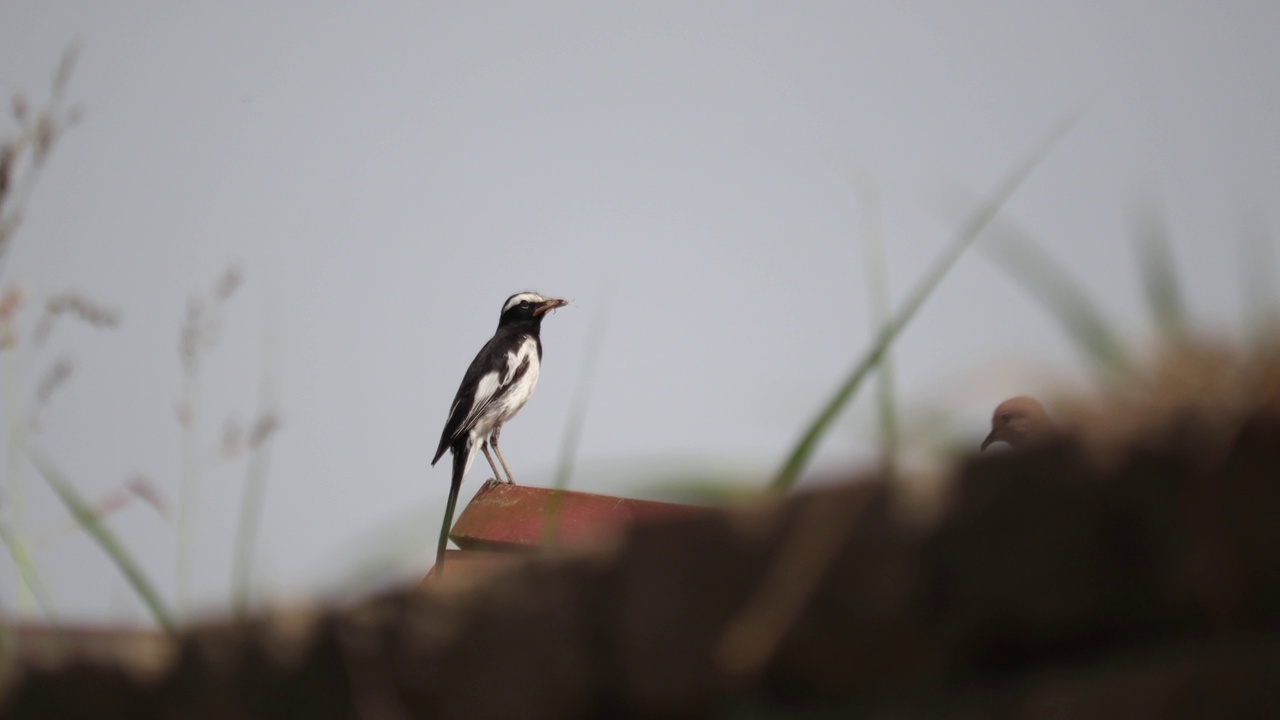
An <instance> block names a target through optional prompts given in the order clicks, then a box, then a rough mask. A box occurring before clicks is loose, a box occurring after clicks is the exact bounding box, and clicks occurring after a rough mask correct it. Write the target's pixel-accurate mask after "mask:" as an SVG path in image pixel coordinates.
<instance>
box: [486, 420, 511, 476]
mask: <svg viewBox="0 0 1280 720" xmlns="http://www.w3.org/2000/svg"><path fill="white" fill-rule="evenodd" d="M500 432H502V426H501V425H499V426H497V427H495V428H494V429H493V432H492V433H491V434H490V435H489V444H490V445H492V446H493V451H494V452H495V453H497V454H498V462H500V463H502V469H503V470H506V471H507V482H508V483H510V484H512V485H515V484H516V478H515V476H514V475H512V474H511V468H509V467H507V461H506V459H505V458H503V457H502V451H501V450H499V449H498V433H500Z"/></svg>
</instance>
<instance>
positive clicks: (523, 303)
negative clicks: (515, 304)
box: [520, 300, 529, 310]
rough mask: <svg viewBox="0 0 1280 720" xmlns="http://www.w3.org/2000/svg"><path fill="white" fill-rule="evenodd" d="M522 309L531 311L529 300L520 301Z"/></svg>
mask: <svg viewBox="0 0 1280 720" xmlns="http://www.w3.org/2000/svg"><path fill="white" fill-rule="evenodd" d="M520 307H522V308H524V309H525V310H528V309H529V301H528V300H521V301H520Z"/></svg>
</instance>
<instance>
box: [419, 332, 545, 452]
mask: <svg viewBox="0 0 1280 720" xmlns="http://www.w3.org/2000/svg"><path fill="white" fill-rule="evenodd" d="M520 335H523V333H521V334H520ZM520 335H513V334H512V333H504V332H502V331H501V330H499V332H498V333H496V334H495V335H494V336H493V337H492V338H490V339H489V342H487V343H485V344H484V347H482V348H480V352H478V353H476V357H475V359H474V360H472V361H471V365H470V366H468V367H467V372H466V374H465V375H463V376H462V384H461V385H459V386H458V392H457V394H456V395H454V397H453V405H452V406H450V408H449V419H448V420H446V421H445V423H444V430H443V431H442V432H441V433H440V445H439V446H438V447H437V448H436V455H435V457H434V458H433V459H432V460H431V464H432V465H435V464H436V463H437V462H438V461H439V460H440V458H441V457H442V456H443V455H444V452H445V450H448V449H449V447H450V446H451V445H453V443H454V442H456V441H457V440H458V438H461V437H462V436H463V435H466V434H467V433H468V432H470V431H471V428H473V427H474V426H475V424H476V420H477V419H478V418H479V417H480V415H481V414H482V413H483V412H484V410H485V408H487V407H489V406H490V405H491V404H493V402H494V401H495V400H497V399H499V398H501V397H502V395H503V393H505V392H506V391H507V390H508V389H509V388H510V387H511V386H512V385H513V384H515V382H516V381H517V380H519V379H520V378H521V377H523V376H524V374H525V372H527V371H528V369H529V364H528V361H527V360H526V361H524V362H521V363H520V366H519V367H516V368H512V367H510V365H511V362H512V361H513V359H514V355H512V354H511V353H512V352H513V351H515V350H517V349H518V348H519V347H520V343H521V342H522V341H523V338H522V337H520Z"/></svg>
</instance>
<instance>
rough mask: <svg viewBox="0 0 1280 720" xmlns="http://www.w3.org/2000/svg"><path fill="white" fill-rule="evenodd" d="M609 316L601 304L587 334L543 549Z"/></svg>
mask: <svg viewBox="0 0 1280 720" xmlns="http://www.w3.org/2000/svg"><path fill="white" fill-rule="evenodd" d="M608 317H609V311H608V304H607V303H604V304H602V306H601V308H600V310H599V312H598V313H597V314H596V317H595V320H594V321H592V323H591V329H590V330H588V332H587V344H586V355H585V357H584V358H583V367H582V373H581V374H580V375H579V376H578V387H577V389H576V390H575V392H574V398H573V404H572V405H571V406H570V409H569V419H568V422H567V423H566V425H565V430H564V440H563V442H562V443H561V445H560V462H559V463H557V465H556V474H555V479H554V480H553V482H552V484H551V487H552V488H554V489H555V490H556V492H555V494H554V495H552V496H551V500H550V502H548V503H547V518H546V523H545V524H544V525H543V526H542V527H543V536H542V544H543V546H544V547H555V544H556V535H557V533H558V532H559V530H560V507H561V501H562V495H563V492H564V490H566V489H568V487H569V479H570V478H571V477H573V468H574V465H575V464H576V462H577V458H578V442H579V441H580V440H581V439H582V428H583V425H584V423H585V421H586V416H587V401H588V400H590V399H591V388H592V385H593V384H594V381H595V374H596V365H597V364H598V361H599V359H600V351H601V349H602V348H603V347H604V330H605V325H606V324H607V322H606V321H607V320H608Z"/></svg>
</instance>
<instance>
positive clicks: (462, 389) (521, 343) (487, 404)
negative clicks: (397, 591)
mask: <svg viewBox="0 0 1280 720" xmlns="http://www.w3.org/2000/svg"><path fill="white" fill-rule="evenodd" d="M568 304H569V303H568V301H566V300H561V299H559V298H549V297H544V296H542V295H539V294H538V293H536V292H518V293H516V294H514V295H512V296H511V297H508V298H507V299H506V302H504V303H502V312H501V314H500V315H499V316H498V329H497V331H496V332H495V333H494V334H493V337H492V338H489V342H487V343H485V344H484V347H482V348H480V352H478V353H476V357H475V359H474V360H472V361H471V365H470V366H468V367H467V372H466V374H464V375H463V376H462V384H461V385H459V386H458V392H457V394H456V395H454V398H453V405H452V406H450V408H449V418H448V419H447V420H446V421H445V423H444V430H443V431H442V432H441V433H440V445H439V447H437V448H436V455H435V457H434V458H432V460H431V465H432V467H434V466H435V464H436V463H437V462H439V461H440V458H441V457H443V456H444V453H445V451H446V450H448V451H450V452H452V453H453V475H452V478H451V481H450V485H449V500H448V502H447V504H446V505H445V511H444V513H445V514H444V527H442V528H441V529H440V543H439V545H438V546H437V548H436V573H437V574H438V575H439V576H441V577H443V576H444V551H445V546H446V545H448V543H449V530H450V528H451V526H452V523H453V510H454V506H455V504H456V503H457V501H458V488H459V487H460V486H461V485H462V478H463V477H464V476H466V474H467V470H469V469H470V468H471V461H472V460H474V459H475V454H476V450H477V449H478V450H480V451H482V452H483V453H484V457H485V459H486V460H488V461H489V468H490V469H492V470H493V477H494V479H495V480H497V479H505V481H506V482H508V483H512V484H514V483H515V477H514V476H512V474H511V469H510V468H508V467H507V461H506V459H504V458H503V457H502V451H500V450H499V449H498V436H499V434H500V433H501V432H502V426H503V424H504V423H506V422H507V421H509V420H511V418H513V417H515V416H516V413H518V412H520V408H522V407H524V404H525V403H527V402H528V401H529V398H530V397H531V396H532V395H533V389H534V387H536V386H537V384H538V375H539V373H540V371H541V367H542V338H541V331H542V320H543V318H544V317H546V315H547V313H549V312H551V311H552V310H555V309H556V308H559V307H564V306H565V305H568ZM489 448H493V452H494V453H496V454H497V456H498V462H500V463H502V469H503V470H505V471H506V477H505V478H503V477H502V473H499V472H498V467H497V465H495V464H494V462H493V456H492V455H490V454H489Z"/></svg>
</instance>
